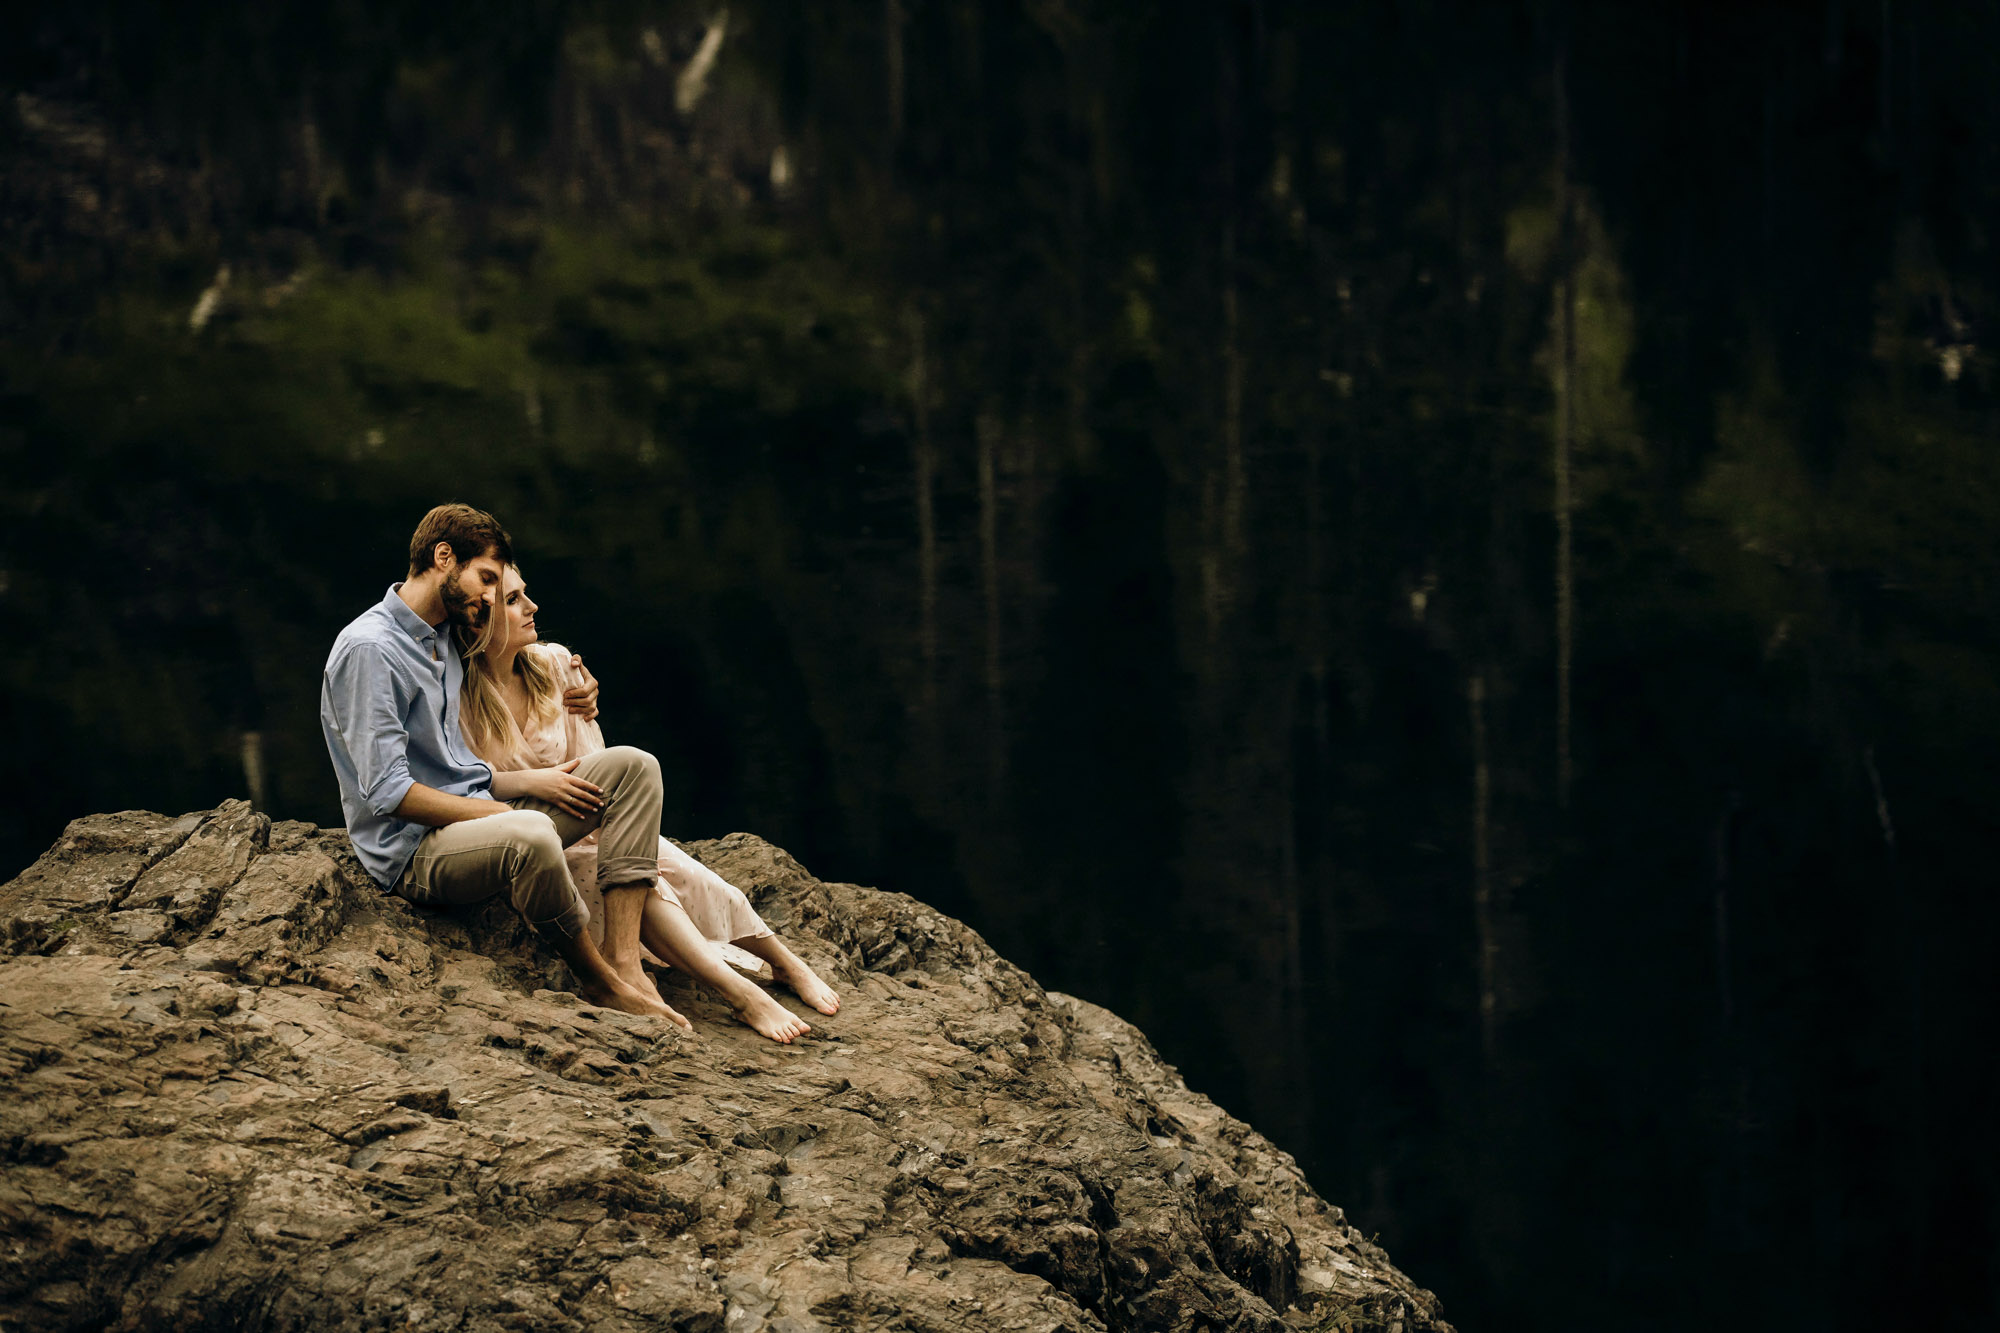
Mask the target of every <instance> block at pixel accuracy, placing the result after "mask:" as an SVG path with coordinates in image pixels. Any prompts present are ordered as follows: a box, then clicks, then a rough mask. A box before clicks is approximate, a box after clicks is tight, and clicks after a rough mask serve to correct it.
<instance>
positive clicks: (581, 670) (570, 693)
mask: <svg viewBox="0 0 2000 1333" xmlns="http://www.w3.org/2000/svg"><path fill="white" fill-rule="evenodd" d="M569 670H570V675H571V677H572V678H574V679H575V681H576V682H577V683H576V684H574V685H572V686H570V687H569V688H568V689H566V690H564V691H563V707H564V708H567V709H569V711H570V712H572V713H575V714H576V715H577V716H578V717H580V718H582V719H583V720H584V721H585V722H595V721H596V720H597V677H595V676H593V675H591V674H590V668H589V667H587V666H585V665H584V664H583V659H582V658H581V657H578V656H576V655H575V654H574V653H572V654H571V655H570V659H569Z"/></svg>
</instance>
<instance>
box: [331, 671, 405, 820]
mask: <svg viewBox="0 0 2000 1333" xmlns="http://www.w3.org/2000/svg"><path fill="white" fill-rule="evenodd" d="M326 703H327V710H328V713H329V716H330V719H331V721H332V724H333V728H332V729H333V733H334V735H335V736H337V737H338V739H339V743H340V745H341V748H343V749H344V750H346V752H347V761H348V763H349V764H351V765H352V766H353V769H354V777H355V786H356V787H357V789H358V791H359V794H360V796H361V800H362V803H363V804H365V805H366V806H367V807H368V809H369V810H370V811H371V812H372V813H374V814H376V815H392V814H394V813H395V812H396V807H398V806H400V805H401V804H402V803H403V797H404V796H406V795H407V794H408V793H409V790H410V788H411V787H413V786H415V785H416V779H414V778H412V777H411V776H410V732H409V728H408V727H407V726H406V725H404V722H403V716H404V713H405V711H406V710H407V707H408V704H409V700H408V699H406V698H405V697H404V691H403V689H402V688H401V684H400V681H399V679H398V677H397V674H396V670H395V668H394V666H392V665H391V663H390V661H389V657H388V654H387V653H386V652H384V651H383V650H382V648H381V647H380V646H379V645H376V644H372V643H357V644H355V645H353V647H351V648H350V649H349V650H348V651H347V652H345V653H342V654H341V655H340V656H339V657H337V658H335V659H334V660H333V661H331V662H329V663H328V664H327V668H326Z"/></svg>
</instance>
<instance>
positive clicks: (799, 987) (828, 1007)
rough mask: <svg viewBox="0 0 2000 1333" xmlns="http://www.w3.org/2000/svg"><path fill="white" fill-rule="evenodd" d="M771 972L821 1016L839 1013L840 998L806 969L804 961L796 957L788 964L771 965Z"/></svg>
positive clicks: (817, 976) (810, 970)
mask: <svg viewBox="0 0 2000 1333" xmlns="http://www.w3.org/2000/svg"><path fill="white" fill-rule="evenodd" d="M771 970H772V971H773V972H775V973H777V975H778V980H780V981H782V982H784V983H785V984H786V985H787V986H790V987H791V988H792V989H793V990H794V991H796V992H798V997H799V998H800V999H801V1000H804V1001H805V1002H806V1003H807V1004H809V1005H811V1006H812V1007H813V1008H815V1009H817V1010H819V1011H820V1012H821V1013H823V1014H829V1015H830V1014H837V1013H839V1012H840V997H839V996H838V995H836V994H834V991H833V987H831V986H829V985H827V984H826V983H825V982H824V981H821V980H820V979H819V973H817V972H815V971H813V970H812V969H811V968H809V967H807V966H806V964H805V960H804V959H803V958H800V957H798V956H796V955H794V956H793V958H792V961H791V962H790V963H772V964H771Z"/></svg>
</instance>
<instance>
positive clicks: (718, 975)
mask: <svg viewBox="0 0 2000 1333" xmlns="http://www.w3.org/2000/svg"><path fill="white" fill-rule="evenodd" d="M639 938H640V940H641V941H642V942H643V943H644V944H645V946H646V947H647V948H648V949H651V950H652V951H653V953H654V955H655V956H656V957H660V958H664V959H666V960H667V961H668V962H669V963H672V964H673V965H674V966H675V967H677V968H679V969H680V970H681V971H683V972H685V973H687V974H688V975H689V976H691V977H693V978H695V979H696V980H697V981H700V982H703V983H705V984H706V985H708V986H709V987H711V988H713V989H714V990H716V991H717V992H719V993H720V994H721V996H722V998H723V999H724V1000H726V1001H728V1002H729V1007H730V1008H732V1009H734V1010H735V1011H736V1016H737V1017H738V1018H741V1019H742V1020H743V1021H744V1022H745V1023H748V1024H749V1025H750V1026H751V1027H752V1028H755V1029H756V1030H757V1032H758V1033H760V1034H761V1035H763V1036H766V1037H769V1038H770V1039H771V1040H772V1041H777V1042H789V1041H791V1040H793V1039H794V1038H797V1037H802V1036H804V1035H805V1034H806V1033H808V1032H810V1031H812V1027H811V1026H810V1025H809V1024H808V1023H807V1022H806V1021H805V1020H804V1019H803V1018H800V1017H799V1016H798V1015H797V1014H795V1013H793V1012H792V1011H791V1010H789V1009H787V1008H785V1006H783V1005H782V1004H779V1003H778V1002H777V1001H776V1000H774V999H772V998H771V997H770V996H769V995H766V994H765V993H764V990H763V988H762V987H760V986H758V985H756V984H755V983H753V982H751V981H748V980H746V979H745V978H743V977H741V976H738V975H737V973H736V969H735V968H733V967H731V966H730V965H729V964H727V963H725V962H723V961H722V955H721V954H719V953H717V952H716V951H715V946H714V945H712V944H710V943H709V942H708V941H707V940H706V939H704V938H702V934H701V932H700V931H698V930H696V929H695V928H694V922H692V921H690V920H688V916H687V913H686V912H684V911H682V910H681V907H680V904H679V903H670V902H668V901H666V900H665V899H664V898H662V897H660V896H659V895H658V894H655V893H648V894H647V895H646V904H645V914H644V916H643V917H642V918H641V919H640V922H639Z"/></svg>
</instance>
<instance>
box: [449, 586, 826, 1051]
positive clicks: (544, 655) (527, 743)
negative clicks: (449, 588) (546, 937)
mask: <svg viewBox="0 0 2000 1333" xmlns="http://www.w3.org/2000/svg"><path fill="white" fill-rule="evenodd" d="M497 602H498V605H497V607H496V608H495V611H494V613H493V614H491V615H489V616H488V617H487V618H486V626H485V628H484V629H483V630H482V631H481V632H479V633H478V634H477V635H476V636H473V637H471V638H470V639H469V641H468V640H466V639H464V638H462V640H461V647H463V649H464V650H465V658H466V668H465V694H464V697H463V706H462V707H461V709H460V710H459V711H460V715H461V716H462V718H463V719H464V726H465V731H466V739H467V740H468V741H470V742H471V744H472V748H473V749H474V750H475V751H476V752H477V753H478V754H479V756H480V758H482V759H484V760H486V761H487V762H488V763H489V764H491V765H492V766H493V794H494V796H496V797H498V798H499V799H500V800H503V801H510V800H513V799H515V798H517V797H521V796H533V797H538V798H540V799H542V800H545V801H549V802H551V803H553V804H555V805H559V806H561V807H562V808H564V809H566V810H569V811H570V812H572V813H574V814H577V815H585V816H587V815H589V814H591V813H593V812H594V811H596V810H597V809H599V808H600V807H601V806H602V804H603V800H602V796H603V793H602V791H601V789H599V788H598V787H596V786H594V785H593V784H591V783H589V782H586V781H584V780H583V779H582V778H579V777H577V776H576V775H575V773H574V772H573V770H574V769H575V768H576V765H577V761H578V760H580V759H582V758H583V757H584V756H585V755H588V754H592V753H594V752H596V751H598V750H601V749H603V748H604V735H603V733H602V732H601V731H600V730H599V729H598V726H597V723H596V722H595V721H588V722H587V721H584V720H583V719H582V718H580V717H578V716H577V715H576V714H574V713H571V712H569V711H568V710H566V709H565V708H563V706H562V694H563V691H564V690H566V689H568V688H569V687H570V686H571V685H572V684H575V683H578V682H576V681H574V680H573V679H572V678H571V670H572V669H571V665H570V654H569V650H568V649H567V648H564V647H562V646H561V645H560V644H553V643H543V642H541V636H540V634H539V633H537V631H536V629H535V611H536V609H537V608H536V605H535V603H534V602H533V601H532V600H531V599H530V598H529V597H528V589H527V584H526V583H525V582H524V581H523V579H522V577H521V573H520V570H518V569H517V568H515V567H513V566H509V567H508V569H507V572H506V577H505V579H504V581H503V582H502V584H501V586H500V589H499V593H498V595H497ZM566 855H567V857H568V859H569V865H570V874H571V875H572V876H573V877H574V878H575V880H576V885H577V888H578V889H580V890H581V891H582V893H583V896H584V901H585V903H586V904H587V905H588V906H589V907H590V929H591V933H592V935H593V936H599V935H601V934H602V932H603V929H604V925H603V919H602V918H603V902H604V900H603V897H602V895H601V894H600V893H599V892H598V890H597V835H596V834H594V833H593V834H592V835H591V836H589V837H588V838H585V839H584V840H583V841H582V842H579V843H577V844H576V845H575V846H573V847H571V848H570V849H569V850H568V852H567V853H566ZM639 941H640V943H641V945H643V946H644V948H645V950H646V952H647V953H648V954H650V955H651V956H652V958H653V960H654V961H655V962H662V961H663V962H665V963H668V964H671V965H672V966H674V967H678V968H680V969H681V970H682V971H684V972H687V973H688V974H689V975H691V976H694V977H696V978H698V979H700V980H701V981H704V982H706V983H707V984H708V985H710V986H712V987H713V988H715V989H716V990H717V991H719V992H721V994H722V996H723V998H724V999H726V1000H727V1001H728V1002H729V1004H730V1006H731V1007H732V1008H734V1009H735V1010H736V1013H737V1015H738V1017H740V1018H742V1019H743V1021H744V1022H745V1023H748V1024H749V1025H750V1026H751V1027H753V1028H755V1029H756V1030H757V1031H758V1032H759V1033H761V1034H763V1035H764V1036H766V1037H769V1038H770V1039H771V1040H773V1041H778V1042H789V1041H791V1040H793V1039H794V1038H796V1037H799V1036H802V1035H804V1034H805V1033H807V1032H810V1031H811V1030H812V1029H811V1028H810V1027H809V1026H808V1025H807V1024H806V1022H805V1020H803V1019H801V1018H799V1017H798V1016H797V1015H796V1014H793V1013H792V1012H791V1011H790V1010H788V1009H786V1008H785V1007H784V1006H783V1005H781V1004H779V1003H778V1002H777V1001H776V1000H773V999H772V998H771V997H770V996H769V995H767V994H765V993H764V990H763V988H762V987H760V986H757V985H756V984H754V983H752V982H751V981H749V980H748V979H746V978H744V977H742V976H740V975H738V974H737V972H736V971H735V970H734V969H733V968H731V967H730V965H729V963H728V962H727V961H725V958H724V955H723V950H725V949H728V950H730V951H731V952H734V951H736V950H741V951H742V952H744V953H747V954H749V955H751V957H750V958H746V959H744V960H743V961H744V962H745V963H746V964H748V965H750V966H752V967H754V966H755V965H756V960H758V959H762V960H763V961H764V962H767V963H769V964H770V965H771V973H772V975H773V976H774V977H776V978H777V979H778V980H779V981H782V982H783V983H785V984H786V985H788V986H790V987H791V988H792V989H793V990H794V991H796V992H798V995H799V998H800V999H802V1000H804V1001H805V1002H806V1003H807V1004H809V1005H811V1006H812V1007H813V1008H815V1009H817V1010H819V1011H820V1012H821V1013H823V1014H833V1013H838V1012H839V1010H840V997H839V996H837V995H835V994H834V992H833V990H832V988H831V987H829V986H828V985H827V984H826V983H825V982H823V981H821V980H820V979H819V977H818V975H817V974H815V973H814V972H813V970H812V969H811V968H810V967H807V966H806V964H805V963H804V961H803V960H801V959H800V958H799V956H798V955H797V954H795V953H793V952H792V951H791V950H790V949H788V948H786V947H785V943H784V941H783V940H780V939H779V938H778V937H777V936H776V935H775V934H773V933H772V932H771V928H770V927H769V926H767V925H765V924H764V922H763V920H762V919H761V918H760V917H759V916H758V915H757V912H756V910H755V909H754V908H752V907H751V906H750V900H749V899H748V898H746V897H744V895H743V890H741V889H739V888H737V887H736V886H735V885H733V884H731V883H729V881H727V880H725V879H723V878H722V877H721V876H720V875H718V874H716V873H715V872H714V871H713V870H710V869H709V868H708V867H707V866H705V865H703V864H702V863H701V862H699V861H697V860H695V859H694V858H693V857H691V856H689V855H688V854H687V853H686V852H684V851H682V850H681V849H680V848H679V847H676V846H675V845H674V844H673V843H671V842H669V841H667V840H666V839H665V838H661V839H660V878H659V879H658V880H655V881H654V884H653V893H652V895H651V896H650V897H648V898H647V900H646V908H645V915H644V917H643V918H642V920H641V922H640V927H639ZM631 980H633V981H635V982H639V983H643V984H644V985H645V987H646V988H648V989H650V990H651V991H652V993H653V994H656V995H657V994H658V988H657V987H655V986H653V985H652V982H651V979H650V978H647V977H645V976H644V974H643V972H642V973H641V975H640V976H639V977H637V978H631ZM662 1003H664V1001H662ZM675 1017H676V1018H677V1019H679V1021H680V1022H681V1024H682V1026H687V1022H686V1020H685V1019H680V1018H679V1015H675Z"/></svg>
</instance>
